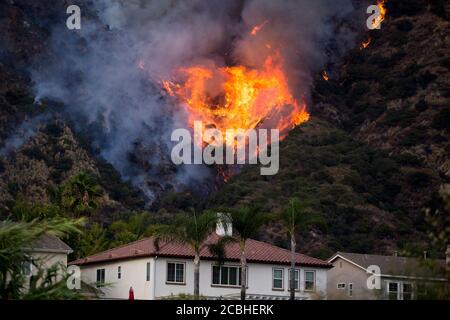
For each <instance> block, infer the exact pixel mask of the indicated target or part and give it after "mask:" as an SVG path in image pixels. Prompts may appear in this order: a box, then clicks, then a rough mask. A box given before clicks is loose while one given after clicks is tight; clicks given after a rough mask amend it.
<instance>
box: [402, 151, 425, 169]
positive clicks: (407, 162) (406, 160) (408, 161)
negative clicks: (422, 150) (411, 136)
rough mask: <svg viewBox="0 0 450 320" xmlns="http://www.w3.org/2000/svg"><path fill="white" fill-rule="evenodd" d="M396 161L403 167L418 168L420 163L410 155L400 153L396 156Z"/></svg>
mask: <svg viewBox="0 0 450 320" xmlns="http://www.w3.org/2000/svg"><path fill="white" fill-rule="evenodd" d="M397 161H398V162H399V163H400V164H401V165H404V166H420V165H421V164H422V161H420V159H419V158H417V157H416V156H415V155H413V154H412V153H402V154H399V155H398V156H397Z"/></svg>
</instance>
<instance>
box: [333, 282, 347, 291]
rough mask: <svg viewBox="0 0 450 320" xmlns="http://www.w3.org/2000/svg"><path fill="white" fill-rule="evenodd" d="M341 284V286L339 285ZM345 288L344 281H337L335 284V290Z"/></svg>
mask: <svg viewBox="0 0 450 320" xmlns="http://www.w3.org/2000/svg"><path fill="white" fill-rule="evenodd" d="M339 286H341V287H339ZM346 288H347V284H346V283H345V282H338V283H337V284H336V289H337V290H345V289H346Z"/></svg>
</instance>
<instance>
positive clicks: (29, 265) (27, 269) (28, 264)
mask: <svg viewBox="0 0 450 320" xmlns="http://www.w3.org/2000/svg"><path fill="white" fill-rule="evenodd" d="M32 271H33V261H31V260H30V261H25V262H24V263H23V264H22V272H23V275H24V276H25V277H29V276H31V274H32Z"/></svg>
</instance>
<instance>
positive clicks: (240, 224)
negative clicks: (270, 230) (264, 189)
mask: <svg viewBox="0 0 450 320" xmlns="http://www.w3.org/2000/svg"><path fill="white" fill-rule="evenodd" d="M271 217H272V216H271V215H270V214H268V213H263V212H260V211H259V209H258V208H257V207H255V206H252V207H242V208H239V209H237V210H230V218H231V222H232V223H233V231H236V232H237V234H236V235H234V237H235V239H236V241H238V243H239V249H240V252H241V300H245V296H246V289H247V259H246V252H245V245H246V242H247V240H248V239H250V238H253V237H255V236H256V235H257V233H258V230H259V228H260V227H261V226H263V225H264V224H266V223H267V222H269V221H270V219H271Z"/></svg>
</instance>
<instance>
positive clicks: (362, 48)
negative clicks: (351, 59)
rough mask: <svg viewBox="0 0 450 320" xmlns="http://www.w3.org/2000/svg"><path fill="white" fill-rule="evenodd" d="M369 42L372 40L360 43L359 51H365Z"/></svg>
mask: <svg viewBox="0 0 450 320" xmlns="http://www.w3.org/2000/svg"><path fill="white" fill-rule="evenodd" d="M371 42H372V38H371V37H369V38H368V39H367V40H366V41H363V42H362V43H361V47H360V49H361V50H364V49H366V48H367V47H368V46H369V45H370V43H371Z"/></svg>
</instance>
